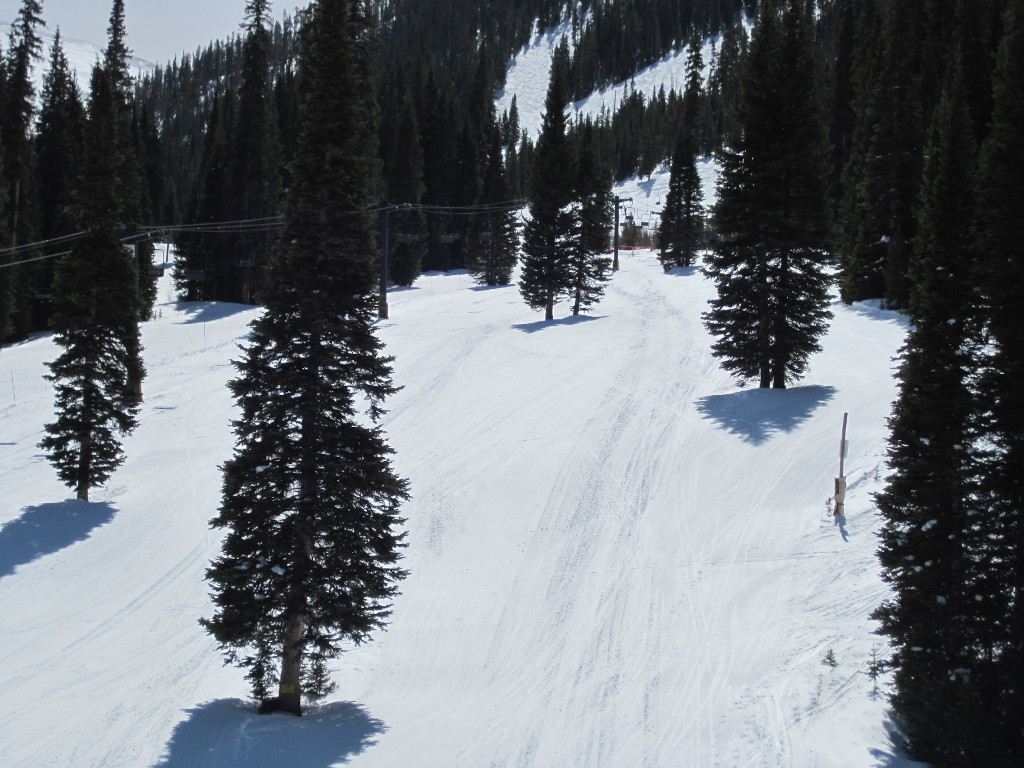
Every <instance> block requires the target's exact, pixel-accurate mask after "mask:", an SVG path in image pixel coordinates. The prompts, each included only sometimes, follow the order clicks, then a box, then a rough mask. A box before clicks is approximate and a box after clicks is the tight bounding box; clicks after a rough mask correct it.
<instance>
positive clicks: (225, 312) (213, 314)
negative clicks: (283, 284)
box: [178, 301, 256, 325]
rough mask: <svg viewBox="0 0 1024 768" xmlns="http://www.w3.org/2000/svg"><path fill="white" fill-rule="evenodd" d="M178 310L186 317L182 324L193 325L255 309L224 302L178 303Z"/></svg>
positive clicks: (249, 305) (249, 306) (248, 305)
mask: <svg viewBox="0 0 1024 768" xmlns="http://www.w3.org/2000/svg"><path fill="white" fill-rule="evenodd" d="M178 309H179V310H180V311H181V312H184V313H185V315H186V318H185V319H184V320H183V321H182V323H183V324H185V325H194V324H196V323H209V322H212V321H214V320H223V319H224V318H225V317H231V316H232V315H237V314H239V313H240V312H248V311H249V310H252V309H256V307H255V305H253V304H231V303H229V302H226V301H179V302H178Z"/></svg>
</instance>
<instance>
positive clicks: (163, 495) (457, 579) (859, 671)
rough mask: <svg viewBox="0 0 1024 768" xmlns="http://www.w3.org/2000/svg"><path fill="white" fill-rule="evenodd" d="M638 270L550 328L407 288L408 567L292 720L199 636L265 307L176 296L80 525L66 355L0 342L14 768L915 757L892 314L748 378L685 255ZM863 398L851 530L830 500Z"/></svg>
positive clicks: (865, 316)
mask: <svg viewBox="0 0 1024 768" xmlns="http://www.w3.org/2000/svg"><path fill="white" fill-rule="evenodd" d="M621 264H622V269H621V270H620V271H619V272H618V273H616V274H615V275H614V276H613V278H612V280H611V282H610V283H609V285H608V290H607V295H606V297H605V298H604V300H603V301H602V302H601V303H600V304H598V305H597V307H595V309H594V311H593V312H592V313H590V314H589V315H587V316H585V317H582V318H571V317H569V318H567V317H564V316H557V317H556V320H554V321H552V322H543V321H541V320H539V319H538V316H537V315H536V314H534V313H532V312H531V311H530V310H529V309H528V308H526V307H525V305H524V304H523V303H522V301H521V299H520V297H519V295H518V291H517V289H516V288H515V287H514V286H508V287H501V288H480V287H475V286H473V285H472V283H471V281H470V280H469V278H468V276H467V275H466V274H465V273H450V274H438V273H431V274H427V275H424V276H423V277H422V278H421V279H420V280H419V281H418V282H417V284H416V286H415V287H413V288H411V289H403V290H398V291H395V292H393V293H392V295H391V297H390V298H391V317H392V319H390V320H387V321H382V322H381V323H380V324H379V326H378V328H379V333H380V335H381V338H382V339H383V340H384V341H385V343H386V345H387V351H388V353H389V354H392V355H394V356H395V362H394V376H395V380H396V383H398V384H400V385H402V386H403V389H402V390H401V391H400V392H399V393H398V394H397V395H395V396H394V397H393V398H392V402H390V403H389V405H390V412H389V413H388V414H387V416H386V417H385V419H384V423H383V426H384V428H385V430H386V431H387V433H388V436H389V439H390V441H391V444H392V445H393V447H394V448H395V450H396V454H395V463H396V468H397V470H398V472H399V473H400V474H401V475H402V476H404V477H407V478H408V479H409V481H410V488H411V492H412V498H411V500H410V502H409V503H408V504H407V505H406V508H405V509H404V510H403V514H404V515H405V516H406V517H407V518H408V522H407V530H408V532H409V536H408V544H409V547H408V550H407V553H406V562H405V565H406V567H408V569H409V570H410V574H411V575H410V577H409V579H408V580H407V581H406V582H405V583H404V584H403V588H402V595H401V596H400V597H399V598H398V599H397V601H396V604H395V610H394V617H393V623H392V626H391V627H390V629H389V631H387V632H385V633H381V634H380V635H379V636H378V637H376V638H375V639H374V641H373V642H371V643H368V644H366V645H364V646H361V647H357V648H353V649H352V650H351V651H350V652H349V653H347V654H345V655H344V656H342V657H341V658H340V659H338V660H337V661H336V662H335V665H334V667H335V676H336V678H337V680H338V682H339V692H338V696H337V697H336V698H334V699H332V700H331V701H329V702H327V703H325V704H323V705H320V706H318V707H314V708H312V709H311V711H310V714H309V717H306V718H302V719H301V720H295V719H292V718H289V717H287V716H273V717H259V716H257V715H255V714H253V713H252V710H251V709H250V708H249V705H248V704H247V703H246V701H245V700H246V695H247V687H246V685H245V681H244V679H243V677H242V673H241V672H240V671H239V670H236V669H234V668H233V667H224V666H222V663H221V658H220V655H219V653H218V652H217V649H216V647H215V644H214V642H213V641H212V639H211V638H209V637H208V636H207V635H206V634H205V633H204V632H203V631H202V629H201V627H200V626H199V625H198V623H197V620H198V619H199V617H201V616H204V615H209V613H210V611H211V607H210V604H209V600H208V597H207V588H206V584H205V582H204V581H203V574H204V571H205V568H206V567H207V565H208V563H209V561H210V559H211V558H212V557H214V556H215V555H216V554H217V552H218V549H219V541H220V536H219V533H218V532H216V531H212V530H211V529H210V528H209V527H208V521H209V519H210V518H211V517H212V516H213V514H214V513H215V511H216V508H217V506H218V504H219V494H220V476H219V470H218V467H219V465H220V464H221V463H222V462H223V461H224V460H226V459H227V458H228V457H229V456H230V455H231V450H232V447H233V436H232V433H231V430H230V420H231V418H232V416H233V414H234V412H235V410H234V406H233V404H232V402H231V398H230V395H229V393H228V390H227V388H226V383H227V381H228V380H230V379H231V378H232V377H233V376H234V375H235V369H234V368H233V366H232V365H231V364H230V361H231V360H232V359H234V358H237V357H238V356H239V354H240V352H239V348H238V345H239V344H240V343H244V340H245V337H246V334H247V332H248V323H249V322H250V321H251V320H252V319H253V318H254V317H255V315H256V312H257V310H254V309H252V308H249V307H241V306H235V305H217V304H209V303H206V304H203V303H199V304H176V303H173V302H171V301H169V293H168V292H167V287H166V285H165V286H164V287H162V288H161V298H162V299H166V300H165V301H164V303H162V304H161V305H160V307H159V308H158V309H159V317H158V318H157V319H156V320H154V321H152V322H150V323H147V324H146V325H145V327H144V333H143V342H144V345H145V358H146V365H147V369H148V373H149V375H148V378H147V381H146V387H145V395H146V403H145V405H144V408H143V410H142V413H141V414H140V426H139V428H138V430H137V431H136V433H135V434H134V435H132V436H131V437H130V438H129V439H128V440H127V442H126V451H127V457H128V458H127V461H126V463H125V465H124V466H123V467H122V468H121V469H120V470H119V471H118V472H117V473H116V474H115V476H114V477H113V478H112V479H111V481H110V483H109V484H108V485H107V486H105V487H104V488H102V489H99V491H98V492H96V493H95V494H94V501H93V503H91V504H88V505H79V503H78V502H74V501H64V500H65V499H67V497H68V491H67V490H66V489H65V488H63V487H62V486H60V484H59V482H58V481H57V480H56V477H55V475H54V473H53V471H52V468H51V467H50V466H49V464H48V463H47V462H46V460H45V459H44V458H43V457H42V456H41V455H40V454H39V452H38V450H37V449H36V448H35V444H36V443H37V442H38V440H39V439H40V437H41V436H42V431H41V430H42V425H43V424H44V423H45V422H46V421H47V420H48V419H49V418H50V417H51V416H50V412H51V410H52V401H51V398H52V392H51V391H50V390H49V388H48V387H47V385H46V382H45V381H44V380H43V379H42V374H43V373H44V367H43V364H44V362H45V361H46V360H49V359H52V357H53V356H54V355H55V349H56V348H55V347H54V345H53V343H52V341H51V340H50V338H49V337H48V336H41V337H39V338H36V339H33V340H31V341H29V342H25V343H22V344H18V345H15V346H13V347H9V348H5V349H4V350H3V351H2V352H0V361H2V363H3V368H4V369H9V371H10V378H11V379H12V381H13V387H12V391H11V392H7V393H4V394H3V395H2V399H0V430H2V432H0V434H2V435H3V438H2V439H0V480H2V483H3V488H4V490H5V505H4V507H3V508H2V516H0V524H2V525H3V527H2V528H0V606H3V609H4V614H5V615H6V616H8V617H9V622H8V624H7V625H6V627H5V632H4V633H3V634H2V635H0V669H2V670H3V671H2V673H0V681H2V682H3V684H4V686H5V689H6V691H7V692H8V696H7V697H6V700H7V701H8V702H17V705H16V706H11V705H10V704H9V705H8V708H7V710H6V711H5V713H4V718H3V719H4V722H5V734H4V738H3V739H2V741H0V765H4V766H6V765H11V766H14V765H17V766H25V767H26V768H32V767H35V766H39V767H40V768H41V767H42V766H54V767H56V766H76V768H93V767H95V768H100V766H103V768H108V767H115V768H116V767H118V766H124V767H126V768H127V767H129V766H131V767H136V766H162V767H164V768H166V767H170V768H180V767H182V766H189V767H190V768H194V767H195V766H222V765H228V764H236V765H243V764H244V765H252V766H258V767H261V766H292V765H303V766H313V768H320V767H321V766H323V768H326V767H327V766H329V765H335V764H341V763H345V764H351V765H360V766H395V765H421V766H438V767H439V768H441V767H443V766H502V767H506V766H507V767H509V768H511V767H512V766H579V767H580V768H582V767H583V766H586V767H587V768H591V767H593V766H624V765H629V766H694V767H695V768H703V767H704V766H723V767H725V766H878V765H886V766H898V765H903V763H901V762H900V761H899V760H898V759H897V758H895V757H892V747H891V745H890V744H889V741H888V735H887V732H886V730H885V703H884V699H882V698H873V697H872V696H871V683H870V680H869V679H868V678H867V675H866V674H865V673H866V665H867V662H868V660H869V658H870V653H871V648H872V645H875V646H878V645H879V640H878V638H876V637H874V636H873V635H872V634H871V631H872V628H873V627H872V624H871V622H870V621H869V619H868V614H869V613H870V611H871V610H872V609H873V608H874V607H875V606H876V605H877V604H878V603H879V602H880V601H881V600H882V599H884V597H885V594H886V593H885V589H884V587H883V585H882V584H881V581H880V579H879V576H878V568H877V564H876V563H875V560H874V555H873V550H874V547H875V541H874V535H873V533H874V530H875V529H876V527H877V525H878V519H877V514H876V512H875V510H874V508H873V506H872V503H871V498H870V494H871V492H872V491H874V490H876V489H877V488H878V487H879V483H880V480H881V473H883V472H884V466H883V457H884V439H885V419H886V417H887V415H888V411H889V404H890V402H891V401H892V399H893V398H894V397H895V383H894V381H893V379H892V377H891V375H890V366H891V363H890V358H891V357H892V356H893V354H894V353H895V351H896V350H897V349H898V348H899V346H900V344H901V343H902V340H903V337H904V335H905V332H906V325H905V323H904V322H901V320H900V319H899V317H898V316H897V315H895V314H893V313H885V312H881V311H879V310H876V309H872V308H871V307H867V306H862V305H858V306H855V307H853V308H849V307H845V306H844V305H841V304H837V305H836V306H835V307H834V310H835V313H836V317H835V321H834V323H833V326H832V329H831V331H830V332H829V334H828V335H827V336H826V337H825V339H824V342H823V346H824V351H823V352H822V353H820V354H819V355H817V356H815V357H814V358H813V361H812V365H811V370H810V372H809V375H808V377H807V379H806V380H805V381H803V382H801V383H800V384H799V385H797V386H794V387H792V388H791V389H789V390H785V391H781V392H769V391H762V390H751V389H749V388H748V389H741V388H737V387H736V386H735V384H734V383H733V382H732V381H731V380H730V379H729V377H728V376H726V375H725V374H724V373H723V372H722V371H721V370H720V369H719V368H718V365H717V362H716V361H715V360H714V359H713V358H712V357H711V355H710V352H709V349H710V342H711V339H710V338H709V337H708V335H707V333H706V331H705V330H704V329H703V327H702V326H701V323H700V313H701V311H702V310H703V309H704V307H705V306H706V302H707V300H708V299H709V298H710V297H711V295H712V293H711V292H712V290H713V288H712V286H711V285H710V284H709V283H707V281H706V280H705V279H704V278H703V276H702V275H701V274H700V272H699V269H697V268H693V269H677V270H673V271H672V272H671V273H669V274H665V273H663V272H662V270H661V267H660V265H659V264H658V262H657V258H656V255H655V254H653V253H651V252H649V251H638V252H634V253H624V254H622V255H621ZM565 311H566V306H565V305H559V307H558V308H557V310H556V315H564V313H565ZM15 395H16V397H17V400H16V401H15V400H14V396H15ZM844 411H849V412H850V414H851V419H850V430H849V435H848V436H849V439H850V442H851V446H852V449H851V453H850V456H849V457H848V459H847V477H848V478H849V481H850V492H849V495H848V499H847V509H848V513H849V514H848V518H847V524H846V538H844V536H843V535H841V531H840V530H839V528H837V527H836V526H835V525H834V522H833V520H832V518H831V517H828V516H827V515H826V513H825V501H826V499H827V497H828V496H829V495H830V493H831V488H832V478H833V477H834V476H835V474H836V471H837V469H838V467H837V463H838V456H837V453H838V433H839V427H840V425H841V421H842V413H843V412H844ZM76 505H78V506H76ZM86 510H87V511H88V513H89V514H87V515H86V514H83V512H84V511H86ZM47 515H52V517H51V518H48V517H47ZM75 515H78V517H77V518H74V519H81V520H82V521H83V522H82V523H81V524H80V525H79V526H78V527H74V526H71V525H69V524H68V523H67V521H68V520H70V519H72V517H73V516H75ZM48 519H50V520H51V521H56V523H51V524H54V525H55V526H56V528H55V530H54V531H51V532H50V536H51V538H50V539H46V540H45V541H42V543H38V542H37V543H35V544H33V543H32V542H33V541H34V538H33V535H32V534H31V530H32V526H39V525H43V524H45V522H46V520H48ZM61 521H64V522H61ZM62 526H63V527H62ZM26 531H28V533H26ZM62 537H63V538H62ZM847 539H848V540H847ZM26 546H29V549H30V550H31V551H30V552H28V553H27V554H24V553H22V552H21V551H22V550H23V549H25V547H26ZM32 547H35V549H32ZM4 566H6V567H4ZM829 648H832V649H833V652H834V654H835V656H836V659H837V661H838V662H839V663H838V666H837V667H836V668H835V669H830V668H828V667H826V666H824V665H823V664H822V663H821V660H822V658H823V656H824V654H825V653H826V651H827V650H828V649H829ZM296 750H297V751H296Z"/></svg>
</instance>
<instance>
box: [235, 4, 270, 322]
mask: <svg viewBox="0 0 1024 768" xmlns="http://www.w3.org/2000/svg"><path fill="white" fill-rule="evenodd" d="M269 22H270V1H269V0H247V2H246V4H245V23H244V24H243V30H244V33H245V39H244V41H243V43H242V76H241V82H240V83H239V87H238V98H237V103H238V107H237V109H236V110H235V113H234V119H235V125H234V127H233V130H232V132H231V135H232V152H233V156H232V158H231V161H232V162H231V166H232V167H231V172H230V178H231V180H230V183H231V184H232V185H233V193H234V200H233V201H232V202H233V210H232V211H230V213H229V216H228V218H229V219H230V220H253V219H266V218H269V217H272V216H276V215H277V213H278V196H279V194H280V174H279V173H278V167H279V165H280V156H281V145H280V138H279V136H278V134H277V115H276V113H275V110H274V99H273V90H272V87H271V85H272V83H271V72H270V53H271V51H270V45H271V36H270V30H269V29H268V25H269ZM271 240H272V238H271V235H270V234H268V233H259V232H257V233H251V234H249V235H247V236H246V237H245V238H244V239H242V240H241V241H234V242H231V243H229V247H232V248H233V251H234V253H233V254H231V255H230V256H229V257H228V265H229V270H228V271H229V273H230V278H229V281H228V283H227V285H225V289H226V290H225V293H224V294H223V296H222V297H221V298H222V299H227V300H229V301H240V302H245V303H251V302H252V301H253V300H254V299H255V296H256V294H257V293H258V292H259V290H260V288H261V285H262V279H261V276H262V274H263V271H264V269H265V268H266V265H267V260H268V257H269V250H270V245H271Z"/></svg>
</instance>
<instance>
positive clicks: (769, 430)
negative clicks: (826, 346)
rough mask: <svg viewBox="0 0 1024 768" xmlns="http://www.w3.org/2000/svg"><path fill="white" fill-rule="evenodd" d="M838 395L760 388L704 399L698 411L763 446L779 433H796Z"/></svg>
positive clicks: (821, 389)
mask: <svg viewBox="0 0 1024 768" xmlns="http://www.w3.org/2000/svg"><path fill="white" fill-rule="evenodd" d="M835 395H836V390H835V388H834V387H823V386H809V387H794V388H792V389H760V388H758V389H750V390H744V391H742V392H733V393H731V394H728V395H710V396H708V397H702V398H701V399H700V400H698V401H697V410H698V411H700V413H702V414H703V415H704V418H706V419H710V420H712V421H716V422H718V423H719V424H721V425H722V427H724V428H725V429H726V430H727V431H729V432H732V433H733V434H735V435H739V436H740V437H742V438H743V439H744V440H745V441H746V442H748V443H753V444H754V445H760V444H761V443H763V442H764V441H765V440H767V439H768V438H769V437H771V436H772V435H773V434H775V433H776V432H792V431H793V430H794V429H796V428H797V427H798V426H800V425H801V424H802V423H803V422H805V421H807V419H809V418H810V417H811V415H812V414H813V413H814V412H815V411H816V410H817V409H818V408H820V407H821V406H823V405H825V403H827V402H828V401H829V400H831V399H832V398H833V397H835Z"/></svg>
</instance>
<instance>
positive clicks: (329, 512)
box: [202, 0, 406, 715]
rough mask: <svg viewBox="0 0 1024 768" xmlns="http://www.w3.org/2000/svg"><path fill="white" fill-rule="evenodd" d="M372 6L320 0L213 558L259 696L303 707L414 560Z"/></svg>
mask: <svg viewBox="0 0 1024 768" xmlns="http://www.w3.org/2000/svg"><path fill="white" fill-rule="evenodd" d="M369 24H370V19H369V16H368V15H367V13H366V9H365V8H364V6H363V4H362V3H361V2H358V0H320V1H319V2H317V3H315V4H314V5H313V6H312V15H311V17H310V20H309V22H308V47H307V48H306V50H305V52H304V55H303V58H302V62H301V83H302V90H303V94H302V104H301V112H300V116H299V127H300V136H299V143H298V146H297V149H296V155H295V160H294V163H293V168H292V176H293V181H292V185H291V187H290V189H289V191H288V194H287V197H286V201H285V230H284V233H283V237H282V238H281V240H280V243H279V245H278V248H277V251H276V254H275V257H274V260H273V262H272V265H271V274H270V279H269V282H270V285H269V286H268V289H267V295H266V301H265V304H266V313H265V314H264V315H263V316H262V317H261V318H260V319H258V320H256V321H255V322H254V323H253V335H252V342H251V344H250V346H249V348H248V349H247V351H246V353H245V356H244V359H242V360H241V361H239V362H238V363H237V364H236V365H237V367H238V369H239V372H240V377H239V378H238V379H236V380H235V381H233V382H232V384H231V388H232V391H233V393H234V395H235V398H236V400H237V401H238V404H239V406H240V408H241V416H240V418H239V419H238V420H236V421H235V422H234V427H235V432H236V435H237V439H238V443H237V446H236V449H235V453H234V455H233V457H232V458H231V459H230V460H229V461H228V462H227V463H226V464H225V466H224V492H223V499H222V503H221V507H220V511H219V512H218V514H217V516H216V517H215V518H214V519H213V521H212V525H213V526H215V527H217V528H223V529H225V530H226V531H227V535H226V537H225V540H224V546H223V551H222V554H221V555H220V556H219V557H218V558H217V559H216V560H214V562H213V563H212V565H211V567H210V568H209V570H208V571H207V578H208V579H209V581H210V582H211V584H212V587H213V601H214V604H215V606H216V612H215V614H214V615H213V617H212V618H209V619H203V620H202V624H203V625H204V626H205V627H206V628H207V630H208V631H209V632H210V633H211V634H212V635H213V636H214V637H215V638H216V639H217V641H218V642H219V643H220V645H221V647H222V648H223V650H224V651H225V654H226V656H227V658H228V659H229V660H231V661H234V662H235V663H237V664H238V665H240V666H242V667H244V668H246V669H248V675H247V677H248V679H249V681H250V682H251V683H252V688H253V693H254V695H255V697H256V698H257V699H259V700H261V702H262V704H261V711H272V710H274V709H281V710H284V711H287V712H292V713H294V714H296V715H298V714H301V713H302V703H301V702H302V696H303V694H306V695H307V696H311V697H315V696H319V695H323V694H324V693H326V692H327V691H328V690H329V689H330V687H331V686H330V682H329V679H328V674H327V670H326V662H327V660H328V659H331V658H333V657H335V656H337V655H338V654H339V653H341V651H342V644H343V643H345V642H346V641H353V642H356V643H360V642H363V641H365V640H366V639H368V638H369V636H370V634H371V633H372V632H373V631H374V630H377V629H381V628H382V627H384V626H385V624H386V621H387V618H388V616H389V614H390V600H391V598H392V597H393V596H394V595H395V594H396V591H397V586H396V585H397V582H398V581H399V580H400V579H401V578H402V577H403V576H404V575H405V574H404V572H403V571H402V570H401V569H400V568H399V567H398V565H397V563H398V560H399V554H400V549H401V547H402V546H403V544H402V539H403V537H404V534H403V533H400V532H398V531H397V530H396V529H397V527H398V526H399V525H400V523H401V522H402V521H401V520H400V519H399V517H398V506H399V503H400V502H401V501H402V500H403V499H404V498H405V497H406V486H405V482H404V481H403V480H401V479H399V478H398V477H396V476H395V474H394V472H393V471H392V468H391V465H390V461H389V455H390V454H391V452H392V451H391V449H390V448H389V447H388V446H387V444H386V443H385V440H384V436H383V434H382V433H381V430H380V428H379V427H377V426H376V424H375V423H376V422H377V421H378V420H379V418H380V417H381V415H382V413H383V411H382V402H383V400H384V399H385V398H386V397H387V396H388V395H390V394H391V393H393V392H394V391H395V387H394V385H393V384H392V382H391V369H390V359H389V358H386V357H384V356H383V355H382V354H381V347H382V345H381V342H380V341H379V340H378V339H377V337H376V335H375V333H374V330H373V321H374V318H375V316H376V310H377V305H376V298H375V296H374V285H375V281H376V265H375V261H376V258H375V257H376V248H375V226H374V224H375V221H374V218H373V216H372V214H371V213H370V212H369V211H368V207H369V206H370V205H371V204H372V203H374V202H375V201H376V200H378V199H379V194H380V189H379V182H378V179H379V175H380V169H379V159H378V156H377V136H376V132H377V122H378V117H377V108H376V103H375V99H374V95H373V94H374V89H373V87H372V85H371V84H372V82H373V79H372V78H373V73H372V71H371V67H372V63H373V59H372V55H371V51H370V50H369V47H370V45H371V44H372V40H371V39H370V37H369ZM364 409H365V415H364V413H362V411H364ZM275 683H276V684H277V696H276V697H271V696H270V694H271V689H272V687H273V686H274V684H275Z"/></svg>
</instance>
